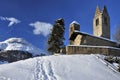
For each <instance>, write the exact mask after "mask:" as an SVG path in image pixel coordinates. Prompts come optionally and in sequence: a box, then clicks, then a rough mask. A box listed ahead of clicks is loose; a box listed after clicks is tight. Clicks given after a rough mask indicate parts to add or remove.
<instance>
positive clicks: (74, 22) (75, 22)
mask: <svg viewBox="0 0 120 80" xmlns="http://www.w3.org/2000/svg"><path fill="white" fill-rule="evenodd" d="M72 24H78V25H80V24H79V23H78V22H77V21H73V22H72V23H71V24H70V25H72Z"/></svg>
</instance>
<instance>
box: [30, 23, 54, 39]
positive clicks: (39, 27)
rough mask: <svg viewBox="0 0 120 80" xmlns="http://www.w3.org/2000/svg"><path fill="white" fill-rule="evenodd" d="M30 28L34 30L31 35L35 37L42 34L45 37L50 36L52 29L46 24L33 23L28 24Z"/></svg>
mask: <svg viewBox="0 0 120 80" xmlns="http://www.w3.org/2000/svg"><path fill="white" fill-rule="evenodd" d="M29 25H30V26H32V27H34V28H35V29H34V30H33V33H34V34H35V35H39V34H42V35H44V36H45V37H46V36H47V35H48V34H50V32H51V29H52V25H51V24H50V23H46V22H39V21H37V22H35V23H30V24H29Z"/></svg>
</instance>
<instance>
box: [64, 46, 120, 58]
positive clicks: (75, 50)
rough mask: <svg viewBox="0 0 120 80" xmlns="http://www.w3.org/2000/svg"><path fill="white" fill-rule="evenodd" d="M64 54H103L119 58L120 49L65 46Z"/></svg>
mask: <svg viewBox="0 0 120 80" xmlns="http://www.w3.org/2000/svg"><path fill="white" fill-rule="evenodd" d="M66 54H103V55H114V56H120V49H119V48H113V47H107V46H106V47H102V46H98V47H96V46H84V45H81V46H74V45H70V46H66Z"/></svg>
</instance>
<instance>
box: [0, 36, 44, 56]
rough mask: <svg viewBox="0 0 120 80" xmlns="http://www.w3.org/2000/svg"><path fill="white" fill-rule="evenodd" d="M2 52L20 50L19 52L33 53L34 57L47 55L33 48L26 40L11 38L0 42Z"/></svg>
mask: <svg viewBox="0 0 120 80" xmlns="http://www.w3.org/2000/svg"><path fill="white" fill-rule="evenodd" d="M0 50H2V51H6V50H19V51H27V52H29V53H31V54H32V55H33V56H36V55H41V53H42V54H45V52H43V51H42V50H40V49H39V48H37V47H35V46H33V45H32V44H30V43H29V42H27V41H26V40H24V39H22V38H9V39H7V40H5V41H3V42H0Z"/></svg>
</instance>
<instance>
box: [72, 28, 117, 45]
mask: <svg viewBox="0 0 120 80" xmlns="http://www.w3.org/2000/svg"><path fill="white" fill-rule="evenodd" d="M74 32H77V33H82V34H86V35H89V36H92V37H96V38H99V39H104V40H107V41H110V42H113V43H116V42H115V41H113V40H110V39H107V38H104V37H99V36H94V35H91V34H88V33H86V32H81V31H78V30H75V31H74ZM116 45H117V43H116Z"/></svg>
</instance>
